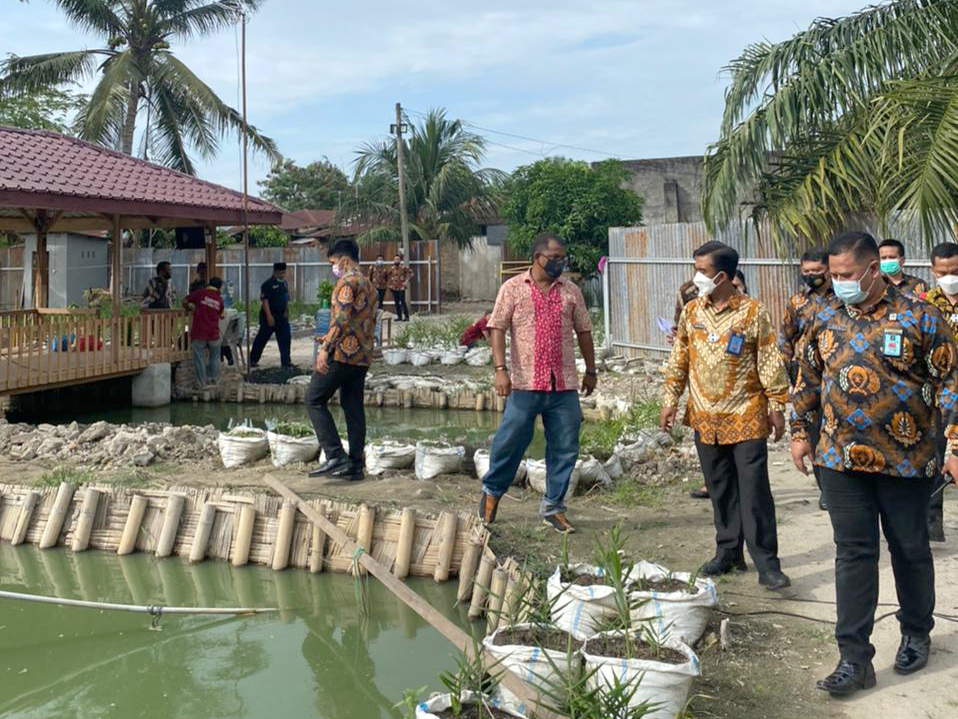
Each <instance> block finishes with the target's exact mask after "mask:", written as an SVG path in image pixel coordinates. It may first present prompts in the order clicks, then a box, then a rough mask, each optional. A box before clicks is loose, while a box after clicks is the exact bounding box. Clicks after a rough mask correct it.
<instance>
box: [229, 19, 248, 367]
mask: <svg viewBox="0 0 958 719" xmlns="http://www.w3.org/2000/svg"><path fill="white" fill-rule="evenodd" d="M240 17H241V18H242V24H241V32H240V47H241V50H240V56H241V58H242V60H241V64H240V78H241V85H242V87H243V264H244V266H245V267H246V273H245V281H246V286H245V295H246V297H245V299H246V302H245V307H246V373H247V375H248V374H249V373H250V369H251V368H250V359H249V357H250V355H249V351H250V340H249V333H250V321H249V310H250V291H249V125H248V124H247V121H246V13H241V15H240ZM233 361H234V362H236V361H237V358H234V359H233Z"/></svg>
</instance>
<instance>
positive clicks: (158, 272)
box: [156, 260, 173, 274]
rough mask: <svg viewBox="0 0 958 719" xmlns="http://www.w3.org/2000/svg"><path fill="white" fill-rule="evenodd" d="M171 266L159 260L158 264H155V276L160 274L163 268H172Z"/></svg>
mask: <svg viewBox="0 0 958 719" xmlns="http://www.w3.org/2000/svg"><path fill="white" fill-rule="evenodd" d="M172 266H173V265H171V264H170V263H169V262H168V261H166V260H161V261H160V262H157V263H156V274H160V273H161V272H162V271H163V268H164V267H172Z"/></svg>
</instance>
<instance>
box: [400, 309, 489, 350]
mask: <svg viewBox="0 0 958 719" xmlns="http://www.w3.org/2000/svg"><path fill="white" fill-rule="evenodd" d="M472 323H473V319H472V318H471V317H468V316H466V315H450V316H449V317H446V318H444V319H441V320H425V319H414V320H413V321H412V322H407V323H406V324H405V325H404V326H403V328H402V329H401V330H399V332H398V333H397V334H396V338H395V344H396V345H398V346H400V347H406V346H408V345H412V346H413V347H455V346H456V345H458V344H459V338H460V337H461V336H462V333H463V332H465V331H466V328H467V327H468V326H469V325H471V324H472Z"/></svg>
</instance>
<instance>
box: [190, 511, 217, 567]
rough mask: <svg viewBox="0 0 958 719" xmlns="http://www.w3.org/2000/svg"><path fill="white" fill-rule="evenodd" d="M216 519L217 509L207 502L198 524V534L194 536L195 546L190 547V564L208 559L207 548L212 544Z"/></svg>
mask: <svg viewBox="0 0 958 719" xmlns="http://www.w3.org/2000/svg"><path fill="white" fill-rule="evenodd" d="M215 518H216V507H215V506H214V505H213V503H212V502H206V503H205V504H204V505H203V509H202V510H201V511H200V518H199V520H198V521H197V523H196V533H195V534H194V535H193V544H192V545H191V546H190V562H201V561H203V560H204V559H205V558H206V547H207V545H208V544H209V543H210V533H211V532H212V531H213V520H214V519H215Z"/></svg>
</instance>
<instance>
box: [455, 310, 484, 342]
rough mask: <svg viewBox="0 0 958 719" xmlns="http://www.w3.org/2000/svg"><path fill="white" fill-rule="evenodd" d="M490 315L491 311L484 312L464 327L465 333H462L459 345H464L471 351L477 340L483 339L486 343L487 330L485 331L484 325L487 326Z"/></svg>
mask: <svg viewBox="0 0 958 719" xmlns="http://www.w3.org/2000/svg"><path fill="white" fill-rule="evenodd" d="M490 314H492V310H486V311H485V314H483V315H482V317H480V318H479V319H478V320H476V321H475V322H473V323H472V324H471V325H469V326H468V327H466V331H465V332H463V333H462V337H460V338H459V344H461V345H464V346H465V347H467V348H468V349H472V348H473V347H475V346H476V343H477V342H478V341H479V340H482V339H484V340H486V341H488V340H489V330H487V329H486V325H487V324H489V315H490Z"/></svg>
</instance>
